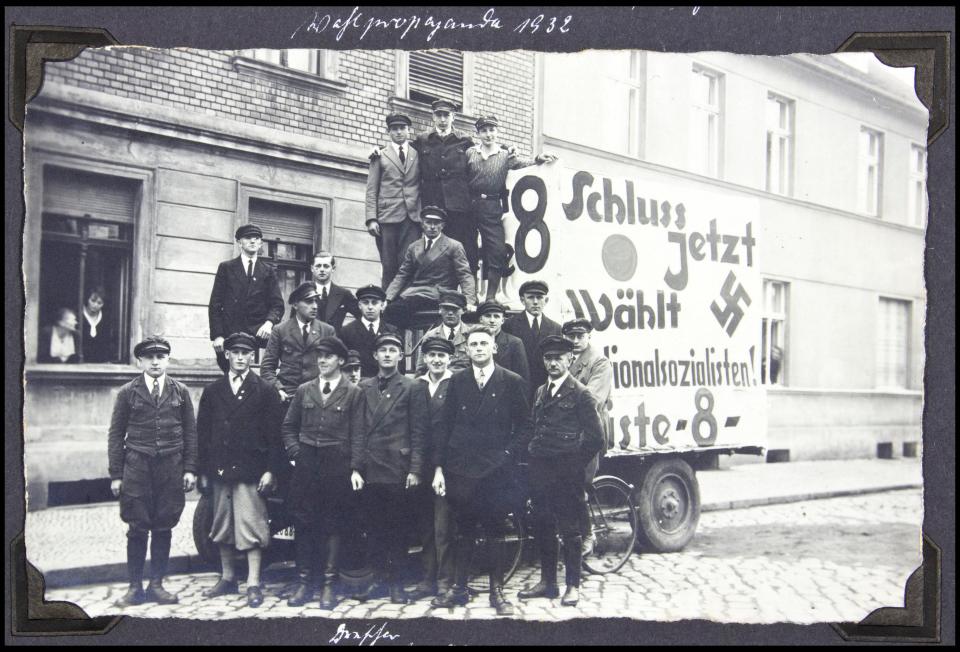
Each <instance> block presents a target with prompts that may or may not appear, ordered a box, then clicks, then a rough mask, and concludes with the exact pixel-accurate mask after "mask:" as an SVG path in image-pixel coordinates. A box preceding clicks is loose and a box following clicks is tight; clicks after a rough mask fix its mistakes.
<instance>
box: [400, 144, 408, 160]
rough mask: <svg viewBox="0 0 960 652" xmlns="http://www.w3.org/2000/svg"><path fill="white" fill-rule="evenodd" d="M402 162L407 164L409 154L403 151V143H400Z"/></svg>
mask: <svg viewBox="0 0 960 652" xmlns="http://www.w3.org/2000/svg"><path fill="white" fill-rule="evenodd" d="M400 162H401V163H403V164H404V165H406V164H407V155H406V154H404V153H403V145H400Z"/></svg>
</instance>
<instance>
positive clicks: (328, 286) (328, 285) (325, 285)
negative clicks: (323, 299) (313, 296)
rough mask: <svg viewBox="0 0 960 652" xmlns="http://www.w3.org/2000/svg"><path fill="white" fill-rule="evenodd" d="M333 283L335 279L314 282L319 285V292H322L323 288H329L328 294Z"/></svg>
mask: <svg viewBox="0 0 960 652" xmlns="http://www.w3.org/2000/svg"><path fill="white" fill-rule="evenodd" d="M331 283H333V281H327V282H326V283H317V282H316V281H314V283H313V284H314V285H316V286H317V292H322V291H323V288H327V294H330V284H331Z"/></svg>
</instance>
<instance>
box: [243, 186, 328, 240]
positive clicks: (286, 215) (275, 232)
mask: <svg viewBox="0 0 960 652" xmlns="http://www.w3.org/2000/svg"><path fill="white" fill-rule="evenodd" d="M317 213H318V209H316V208H309V207H306V206H297V205H295V204H284V203H281V202H275V201H268V200H266V199H257V198H251V199H250V211H249V216H250V223H251V224H256V225H257V226H259V227H260V228H261V229H263V239H264V240H280V241H282V242H287V243H291V244H304V245H310V246H311V247H312V246H313V243H314V234H315V229H316V224H317V218H318V215H317Z"/></svg>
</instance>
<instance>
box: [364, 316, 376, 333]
mask: <svg viewBox="0 0 960 652" xmlns="http://www.w3.org/2000/svg"><path fill="white" fill-rule="evenodd" d="M360 321H362V322H363V327H364V328H366V329H367V330H370V324H373V330H375V331H379V330H380V320H379V319H378V320H377V321H367V318H366V317H361V318H360Z"/></svg>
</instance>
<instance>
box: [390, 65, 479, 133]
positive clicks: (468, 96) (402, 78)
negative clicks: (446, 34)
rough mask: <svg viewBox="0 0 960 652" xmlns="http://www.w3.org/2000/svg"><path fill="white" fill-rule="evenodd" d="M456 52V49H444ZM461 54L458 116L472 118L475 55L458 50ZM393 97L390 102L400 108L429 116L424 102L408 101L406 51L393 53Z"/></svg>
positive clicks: (429, 110)
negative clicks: (460, 101) (461, 89)
mask: <svg viewBox="0 0 960 652" xmlns="http://www.w3.org/2000/svg"><path fill="white" fill-rule="evenodd" d="M444 49H448V50H456V48H444ZM458 51H459V52H461V53H462V54H463V102H462V106H461V107H460V110H459V111H457V115H458V116H463V117H466V116H472V115H473V112H474V97H473V87H474V83H473V82H474V67H475V59H476V55H475V53H474V52H472V51H470V50H458ZM394 67H395V69H396V75H395V76H394V89H393V94H394V97H393V98H391V100H392V101H393V102H394V103H395V104H397V105H398V106H400V107H402V108H407V109H411V110H413V111H415V112H418V113H423V112H425V113H426V115H427V116H429V115H430V114H431V108H430V105H429V104H427V103H425V102H420V101H417V100H411V99H410V53H409V51H407V50H395V51H394Z"/></svg>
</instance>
